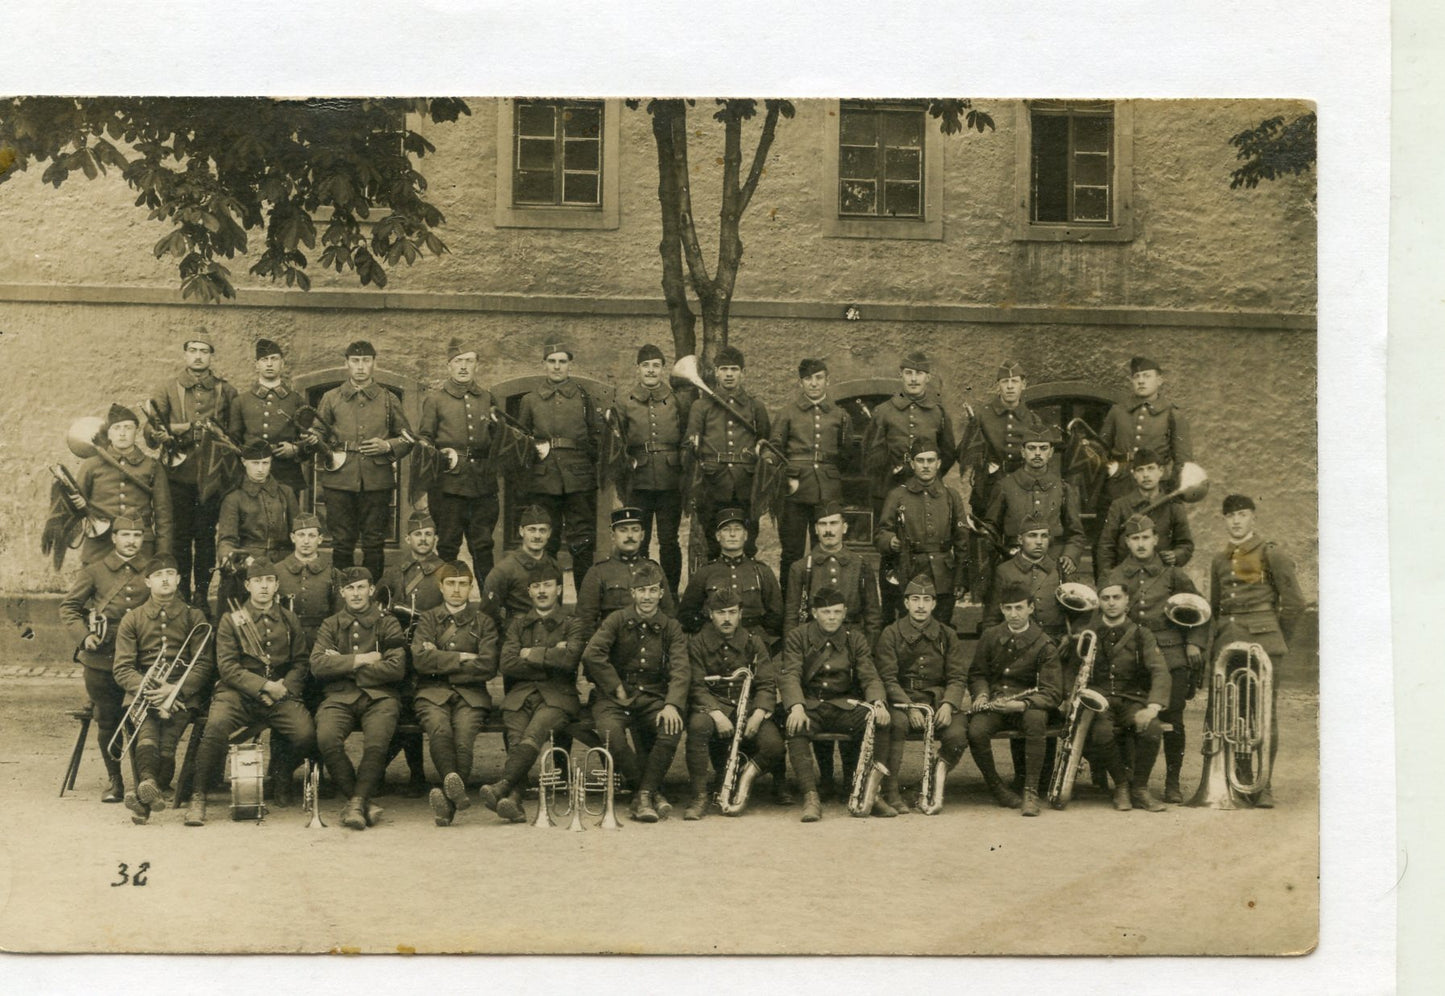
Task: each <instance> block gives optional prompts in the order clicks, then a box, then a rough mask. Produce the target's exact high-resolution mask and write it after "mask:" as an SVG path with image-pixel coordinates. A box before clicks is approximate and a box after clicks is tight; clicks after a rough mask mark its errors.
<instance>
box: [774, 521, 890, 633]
mask: <svg viewBox="0 0 1445 996" xmlns="http://www.w3.org/2000/svg"><path fill="white" fill-rule="evenodd" d="M813 532H814V534H815V535H816V536H817V540H818V541H817V543H815V544H814V545H813V549H812V550H811V551H809V553H808V555H807V556H806V557H804V558H803V559H802V560H799V561H797V562H796V563H794V564H793V566H792V569H791V570H790V571H789V572H788V575H789V576H788V585H787V587H786V588H784V589H783V590H784V592H786V594H787V599H786V604H785V606H784V609H783V635H784V636H785V637H786V636H787V634H788V633H789V632H790V631H791V630H793V629H795V628H796V627H798V626H803V625H807V623H808V622H810V621H811V620H812V618H813V611H812V610H813V602H812V599H813V597H814V596H815V595H816V594H817V593H818V591H819V590H820V589H822V588H836V589H838V590H839V591H841V592H842V593H843V599H844V602H845V604H846V605H847V614H846V616H845V621H846V622H847V623H848V624H849V625H850V626H854V627H857V628H858V629H859V630H860V631H861V632H862V633H863V635H864V636H865V637H866V638H867V640H868V646H870V647H871V646H873V644H874V643H875V642H876V641H877V639H878V633H879V631H880V630H881V629H882V628H883V626H882V623H883V620H882V610H881V609H880V607H879V604H878V575H877V574H876V573H875V572H874V570H873V568H872V567H871V566H870V565H869V563H868V561H866V560H864V559H863V557H862V556H861V555H859V554H856V553H854V552H852V551H851V550H849V549H847V547H845V546H844V545H843V540H844V539H845V538H846V537H847V535H848V523H847V521H846V520H845V519H844V518H843V503H842V502H840V501H830V502H825V503H823V504H822V505H819V506H818V509H817V512H816V513H815V518H814V519H813Z"/></svg>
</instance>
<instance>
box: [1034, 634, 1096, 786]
mask: <svg viewBox="0 0 1445 996" xmlns="http://www.w3.org/2000/svg"><path fill="white" fill-rule="evenodd" d="M1077 650H1078V654H1079V658H1080V660H1081V661H1082V663H1081V664H1080V665H1079V674H1078V677H1076V678H1075V679H1074V688H1073V690H1072V691H1071V692H1070V693H1069V698H1068V701H1067V702H1066V703H1065V708H1064V716H1065V723H1064V735H1063V736H1062V737H1060V738H1059V740H1058V744H1057V746H1056V747H1055V748H1054V773H1053V774H1052V775H1051V776H1050V777H1049V791H1048V800H1049V805H1051V806H1053V807H1054V808H1055V809H1063V808H1064V807H1065V806H1067V805H1068V804H1069V800H1070V799H1071V798H1073V795H1074V780H1075V779H1076V778H1077V777H1078V775H1079V761H1080V759H1081V758H1082V757H1083V756H1084V745H1085V744H1086V743H1088V740H1089V727H1090V726H1092V725H1093V722H1094V713H1096V712H1103V711H1104V710H1105V709H1107V708H1109V700H1108V699H1106V698H1104V696H1103V695H1101V694H1099V693H1098V692H1097V691H1095V690H1094V689H1092V688H1090V687H1089V676H1090V675H1092V674H1093V672H1094V658H1095V657H1096V656H1097V655H1098V652H1099V634H1098V633H1096V632H1094V631H1093V630H1092V629H1086V630H1084V631H1083V632H1082V633H1080V634H1079V638H1078V645H1077Z"/></svg>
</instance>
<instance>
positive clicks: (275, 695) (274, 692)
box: [261, 681, 290, 704]
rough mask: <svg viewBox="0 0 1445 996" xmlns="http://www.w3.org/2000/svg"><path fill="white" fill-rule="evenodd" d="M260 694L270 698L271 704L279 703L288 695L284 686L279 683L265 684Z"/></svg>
mask: <svg viewBox="0 0 1445 996" xmlns="http://www.w3.org/2000/svg"><path fill="white" fill-rule="evenodd" d="M261 693H262V694H263V695H269V696H270V697H271V704H275V703H277V702H280V701H281V700H282V699H284V698H286V696H287V695H288V694H290V693H289V691H288V690H287V688H286V686H285V685H284V684H282V683H281V682H279V681H268V682H266V687H265V688H263V689H262V690H261Z"/></svg>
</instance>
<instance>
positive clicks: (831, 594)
mask: <svg viewBox="0 0 1445 996" xmlns="http://www.w3.org/2000/svg"><path fill="white" fill-rule="evenodd" d="M847 601H848V600H847V599H845V598H844V597H843V593H842V592H841V591H839V590H838V589H837V588H834V587H832V586H824V587H822V588H819V589H818V590H817V591H815V592H813V598H812V604H813V608H815V609H826V608H827V607H828V606H830V605H845V604H847Z"/></svg>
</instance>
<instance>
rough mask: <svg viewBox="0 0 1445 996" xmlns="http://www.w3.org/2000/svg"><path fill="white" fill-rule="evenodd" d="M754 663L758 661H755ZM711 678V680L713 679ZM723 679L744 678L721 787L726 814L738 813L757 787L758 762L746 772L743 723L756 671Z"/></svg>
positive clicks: (720, 801)
mask: <svg viewBox="0 0 1445 996" xmlns="http://www.w3.org/2000/svg"><path fill="white" fill-rule="evenodd" d="M754 663H757V661H756V660H754ZM709 680H711V679H709ZM722 680H723V681H726V682H728V683H729V684H731V683H732V682H734V681H741V682H742V685H741V686H740V687H739V688H738V708H737V712H736V713H735V714H734V715H733V738H732V743H731V744H729V745H728V762H727V765H726V767H724V768H723V779H722V786H721V787H720V788H719V789H718V793H717V804H718V808H720V809H721V810H722V811H723V813H724V815H727V816H737V815H738V814H739V813H741V812H742V811H743V807H744V806H746V805H747V804H748V791H749V790H750V789H751V788H752V786H753V778H754V777H755V776H756V775H757V773H758V768H757V765H755V764H751V763H747V766H746V772H744V764H745V763H746V762H747V759H746V758H744V757H743V753H742V748H743V726H744V725H746V723H747V718H748V699H749V698H750V697H751V696H752V692H753V672H752V669H751V668H745V667H740V668H738V669H737V670H736V671H734V672H733V673H732V674H730V675H728V676H727V677H726V678H723V679H722Z"/></svg>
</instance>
